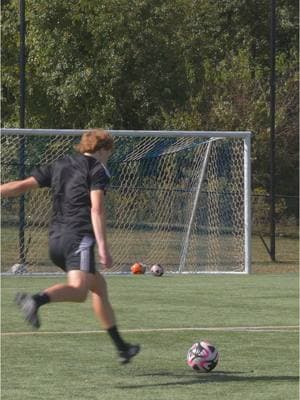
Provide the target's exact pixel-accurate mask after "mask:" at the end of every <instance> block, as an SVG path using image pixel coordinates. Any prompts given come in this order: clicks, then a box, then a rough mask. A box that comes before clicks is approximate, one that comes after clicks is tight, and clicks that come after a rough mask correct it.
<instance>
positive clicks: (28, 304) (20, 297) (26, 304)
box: [15, 293, 41, 329]
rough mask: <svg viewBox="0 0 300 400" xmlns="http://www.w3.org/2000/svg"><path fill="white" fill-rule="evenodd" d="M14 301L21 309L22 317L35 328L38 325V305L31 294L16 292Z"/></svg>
mask: <svg viewBox="0 0 300 400" xmlns="http://www.w3.org/2000/svg"><path fill="white" fill-rule="evenodd" d="M15 302H16V304H17V305H18V307H19V308H20V310H21V311H22V313H23V315H24V319H25V320H26V321H27V322H28V323H29V324H30V325H31V326H32V327H33V328H35V329H38V328H39V327H40V325H41V324H40V321H39V317H38V313H37V312H38V307H37V305H36V302H35V301H34V300H33V298H32V296H30V295H29V294H26V293H17V295H16V297H15Z"/></svg>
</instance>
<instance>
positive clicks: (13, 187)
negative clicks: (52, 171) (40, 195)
mask: <svg viewBox="0 0 300 400" xmlns="http://www.w3.org/2000/svg"><path fill="white" fill-rule="evenodd" d="M38 187H39V184H38V182H37V180H36V179H35V178H34V177H33V176H30V177H29V178H26V179H22V180H19V181H11V182H8V183H4V184H3V185H0V194H1V196H2V197H15V196H19V195H20V194H23V193H25V192H27V191H28V190H31V189H37V188H38Z"/></svg>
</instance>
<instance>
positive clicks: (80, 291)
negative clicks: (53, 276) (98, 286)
mask: <svg viewBox="0 0 300 400" xmlns="http://www.w3.org/2000/svg"><path fill="white" fill-rule="evenodd" d="M91 275H92V274H89V273H87V272H83V271H80V270H71V271H69V272H68V274H67V276H68V283H67V284H60V283H59V284H57V285H54V286H51V287H49V288H48V289H46V290H45V291H44V293H46V294H47V295H48V296H49V298H50V301H51V302H61V301H70V302H78V303H82V302H84V301H85V300H86V298H87V294H88V291H89V289H90V285H91Z"/></svg>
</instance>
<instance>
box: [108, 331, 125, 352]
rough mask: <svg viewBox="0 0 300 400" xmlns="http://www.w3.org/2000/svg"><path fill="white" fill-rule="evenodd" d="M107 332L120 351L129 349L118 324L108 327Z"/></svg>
mask: <svg viewBox="0 0 300 400" xmlns="http://www.w3.org/2000/svg"><path fill="white" fill-rule="evenodd" d="M107 332H108V334H109V336H110V337H111V339H112V341H113V342H114V344H115V345H116V347H117V349H118V350H119V351H126V350H127V349H128V345H127V343H126V342H124V340H123V339H122V338H121V336H120V334H119V331H118V328H117V327H116V326H112V327H111V328H109V329H107Z"/></svg>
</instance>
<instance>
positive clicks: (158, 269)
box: [150, 264, 164, 276]
mask: <svg viewBox="0 0 300 400" xmlns="http://www.w3.org/2000/svg"><path fill="white" fill-rule="evenodd" d="M150 271H151V273H152V275H154V276H162V275H163V273H164V269H163V267H162V266H161V265H160V264H154V265H152V267H151V270H150Z"/></svg>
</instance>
